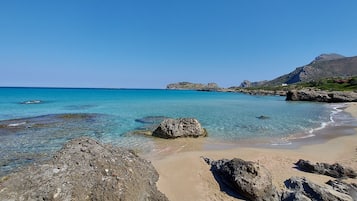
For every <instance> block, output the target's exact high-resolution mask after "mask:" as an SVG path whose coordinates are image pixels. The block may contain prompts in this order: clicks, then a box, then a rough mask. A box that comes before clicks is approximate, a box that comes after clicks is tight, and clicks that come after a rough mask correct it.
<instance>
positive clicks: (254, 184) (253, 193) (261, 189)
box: [204, 158, 280, 201]
mask: <svg viewBox="0 0 357 201" xmlns="http://www.w3.org/2000/svg"><path fill="white" fill-rule="evenodd" d="M204 160H205V161H206V162H207V163H208V164H210V165H211V171H212V172H213V174H214V175H215V176H216V177H218V178H219V179H220V180H221V181H223V182H224V183H225V184H226V185H228V186H230V187H231V188H232V189H234V190H235V191H236V192H237V193H238V194H239V195H241V196H243V197H245V198H247V199H249V200H256V201H263V200H280V199H279V197H278V195H277V193H276V190H275V187H274V186H273V184H272V178H271V174H270V172H269V171H268V170H267V169H266V168H265V167H264V166H262V165H259V164H258V163H254V162H250V161H244V160H242V159H238V158H234V159H232V160H227V159H223V160H217V161H212V160H210V159H208V158H204Z"/></svg>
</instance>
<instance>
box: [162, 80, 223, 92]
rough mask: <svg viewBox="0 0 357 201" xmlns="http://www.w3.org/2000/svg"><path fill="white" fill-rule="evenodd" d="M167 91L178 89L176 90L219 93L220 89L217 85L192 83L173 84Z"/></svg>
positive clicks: (167, 87)
mask: <svg viewBox="0 0 357 201" xmlns="http://www.w3.org/2000/svg"><path fill="white" fill-rule="evenodd" d="M166 89H176V90H199V91H218V90H220V87H219V86H218V85H217V84H216V83H213V82H212V83H208V84H201V83H191V82H178V83H171V84H168V85H167V86H166Z"/></svg>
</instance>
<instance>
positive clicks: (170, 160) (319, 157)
mask: <svg viewBox="0 0 357 201" xmlns="http://www.w3.org/2000/svg"><path fill="white" fill-rule="evenodd" d="M346 111H347V112H349V113H351V114H352V115H353V116H354V117H356V118H357V103H351V104H348V108H347V109H346ZM356 133H357V130H356ZM336 134H338V133H336ZM317 142H318V141H317ZM204 143H205V139H178V140H173V141H170V142H167V141H160V140H159V141H158V142H157V144H158V145H157V146H158V148H157V150H160V151H161V154H157V155H156V156H154V157H148V156H147V158H149V160H151V161H152V163H153V165H154V166H155V168H156V170H157V171H158V172H159V175H160V178H159V181H158V183H157V186H158V188H159V190H160V191H161V192H163V193H164V194H166V196H167V197H168V198H169V200H171V201H176V200H177V201H182V200H185V201H190V200H195V201H197V200H205V201H206V200H237V199H236V198H234V197H231V196H229V195H228V194H227V193H225V192H223V191H221V190H220V187H219V185H218V183H217V182H216V180H215V179H214V177H213V175H212V173H211V172H210V166H209V165H207V164H206V163H205V162H204V161H203V160H202V158H201V156H204V157H208V158H210V159H215V160H217V159H222V158H227V159H232V158H235V157H236V158H241V159H244V160H249V161H255V162H259V163H260V164H262V165H263V166H265V167H266V168H267V169H269V170H270V172H271V174H272V177H273V183H274V184H275V186H276V187H277V188H283V184H284V183H283V182H284V181H285V180H286V179H288V178H290V177H291V176H304V177H307V178H308V179H310V180H312V181H314V182H315V183H318V184H321V185H324V183H325V182H326V181H328V180H329V179H331V178H330V177H327V176H323V175H316V174H311V173H305V172H302V171H299V170H297V169H296V168H294V167H295V165H294V163H295V162H297V161H298V160H299V159H305V160H310V161H311V162H326V163H335V162H338V163H341V164H342V165H345V166H348V167H351V168H353V169H355V170H357V135H356V134H355V135H349V136H341V137H335V138H332V139H329V140H327V141H325V142H323V143H320V144H309V145H305V146H300V147H299V148H296V149H283V148H274V149H272V148H249V147H242V148H239V147H238V148H231V149H228V150H205V149H203V144H204ZM347 181H348V182H355V183H357V179H349V180H347Z"/></svg>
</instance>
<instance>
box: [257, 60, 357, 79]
mask: <svg viewBox="0 0 357 201" xmlns="http://www.w3.org/2000/svg"><path fill="white" fill-rule="evenodd" d="M356 75H357V56H355V57H344V56H342V55H338V54H322V55H320V56H318V57H316V58H315V60H314V61H312V62H311V63H310V64H308V65H305V66H302V67H298V68H296V69H295V70H294V71H293V72H291V73H288V74H285V75H282V76H280V77H278V78H276V79H273V80H271V81H268V82H265V83H264V84H263V85H261V86H275V85H281V84H283V83H286V84H294V83H298V82H308V81H312V80H319V79H322V78H328V77H349V76H356Z"/></svg>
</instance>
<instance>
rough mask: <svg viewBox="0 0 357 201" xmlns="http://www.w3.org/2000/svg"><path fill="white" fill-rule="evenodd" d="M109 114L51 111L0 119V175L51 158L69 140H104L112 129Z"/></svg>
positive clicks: (112, 122)
mask: <svg viewBox="0 0 357 201" xmlns="http://www.w3.org/2000/svg"><path fill="white" fill-rule="evenodd" d="M114 123H115V122H114V120H113V119H112V117H111V116H109V115H102V114H93V113H68V114H49V115H41V116H35V117H28V118H19V119H10V120H2V121H0V142H1V143H0V150H1V151H0V177H1V176H3V175H5V174H8V173H10V172H11V171H13V170H14V169H16V168H17V167H20V166H23V165H26V164H29V163H32V162H36V161H38V160H43V159H49V158H50V157H51V156H52V154H54V152H55V151H57V150H59V149H60V148H61V147H62V146H63V144H64V143H65V142H67V141H68V140H69V139H73V138H77V137H80V136H90V137H93V138H96V139H101V138H102V137H103V134H104V133H108V132H110V131H111V129H112V128H113V126H112V124H114Z"/></svg>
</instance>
